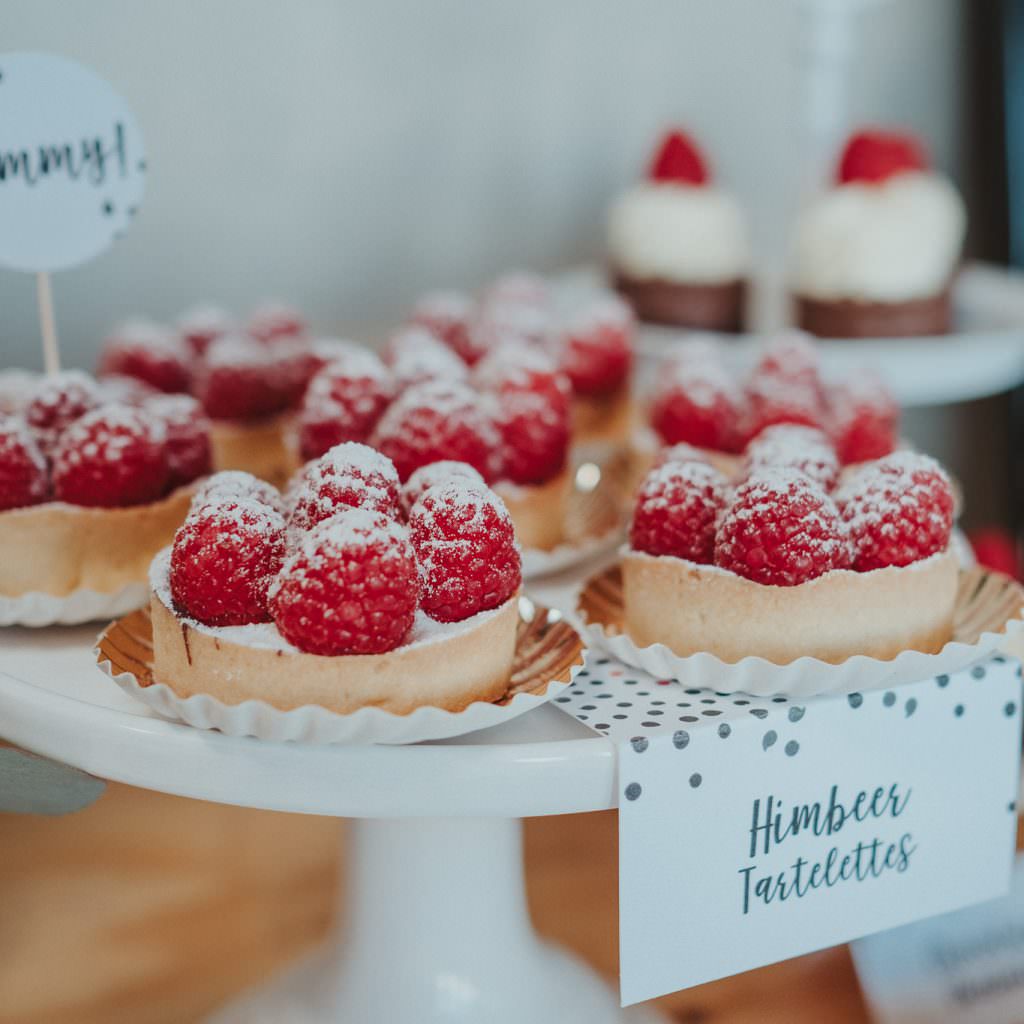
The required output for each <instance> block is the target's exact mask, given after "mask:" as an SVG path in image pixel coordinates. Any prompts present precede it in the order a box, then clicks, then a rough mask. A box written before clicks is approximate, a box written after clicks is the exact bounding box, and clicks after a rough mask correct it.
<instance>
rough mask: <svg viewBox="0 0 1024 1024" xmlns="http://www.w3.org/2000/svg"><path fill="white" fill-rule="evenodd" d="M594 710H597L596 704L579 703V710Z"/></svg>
mask: <svg viewBox="0 0 1024 1024" xmlns="http://www.w3.org/2000/svg"><path fill="white" fill-rule="evenodd" d="M596 710H597V705H596V704H582V705H580V711H596Z"/></svg>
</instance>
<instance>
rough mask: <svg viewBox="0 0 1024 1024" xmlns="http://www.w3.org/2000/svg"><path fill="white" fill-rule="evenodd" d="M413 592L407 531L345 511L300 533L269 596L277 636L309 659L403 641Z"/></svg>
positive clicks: (381, 518)
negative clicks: (303, 652)
mask: <svg viewBox="0 0 1024 1024" xmlns="http://www.w3.org/2000/svg"><path fill="white" fill-rule="evenodd" d="M418 593H419V580H418V578H417V570H416V557H415V555H414V553H413V549H412V545H411V544H410V543H409V536H408V532H407V531H406V529H405V527H403V526H401V525H400V524H399V523H396V522H393V521H392V520H390V519H388V518H387V516H383V515H379V514H377V513H374V512H370V511H368V510H366V509H347V510H346V511H344V512H339V513H338V514H337V515H335V516H333V517H332V518H331V519H328V520H327V521H326V522H323V523H321V524H320V525H319V526H317V527H316V529H314V530H311V531H310V532H309V533H307V534H305V535H304V536H303V537H302V539H301V541H300V544H299V547H298V549H297V550H296V551H295V552H294V553H293V554H292V555H291V556H290V557H289V558H288V561H287V562H286V563H285V564H284V567H283V568H282V569H281V572H280V573H279V574H278V577H277V579H276V580H275V581H274V584H273V586H272V587H271V591H270V607H271V611H272V613H273V616H274V621H275V622H276V623H277V628H278V629H279V630H280V631H281V635H282V636H283V637H284V638H285V639H286V640H287V641H288V642H289V643H291V644H294V645H295V646H296V647H298V648H299V649H300V650H303V651H308V652H309V653H311V654H322V655H329V656H330V655H338V654H382V653H384V652H385V651H391V650H394V649H395V648H396V647H398V646H399V645H400V644H401V643H402V642H403V641H404V640H405V639H406V637H407V636H408V634H409V630H410V629H411V628H412V623H413V619H414V617H415V615H416V601H417V596H418Z"/></svg>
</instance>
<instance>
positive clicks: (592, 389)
mask: <svg viewBox="0 0 1024 1024" xmlns="http://www.w3.org/2000/svg"><path fill="white" fill-rule="evenodd" d="M559 348H560V357H561V365H562V369H563V370H565V372H566V373H567V374H568V375H569V380H570V381H571V382H572V386H573V390H574V391H575V392H576V394H578V395H609V394H612V393H613V392H615V391H618V390H619V388H621V387H622V386H623V385H624V384H625V383H626V380H627V378H628V377H629V371H630V367H631V366H632V363H633V314H632V313H631V312H630V309H629V306H627V305H626V304H625V303H624V302H622V301H621V299H618V298H614V297H608V298H602V299H599V300H598V301H596V302H594V303H592V304H591V305H589V306H588V307H586V308H584V309H581V310H579V311H578V312H577V313H576V314H575V315H574V316H573V317H572V318H571V319H570V321H569V322H568V324H567V325H566V327H565V330H564V332H563V334H562V337H561V341H560V344H559Z"/></svg>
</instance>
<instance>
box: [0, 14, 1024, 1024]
mask: <svg viewBox="0 0 1024 1024" xmlns="http://www.w3.org/2000/svg"><path fill="white" fill-rule="evenodd" d="M822 11H826V12H830V15H829V16H830V17H832V18H839V19H840V20H842V19H848V20H847V21H846V22H845V23H846V24H847V25H848V27H849V28H850V30H851V31H850V32H849V33H848V34H845V35H844V34H842V33H840V34H838V35H837V34H835V33H830V31H827V30H826V29H827V25H826V22H827V21H828V18H825V19H824V20H823V15H822ZM831 24H832V25H833V28H834V27H835V22H834V21H833V22H831ZM823 26H824V27H823ZM1018 39H1019V40H1020V42H1019V43H1017V40H1018ZM0 40H2V48H3V50H5V51H15V50H32V49H40V50H47V51H52V52H55V53H59V54H63V55H65V56H69V57H72V58H75V59H78V60H80V61H82V62H83V63H85V64H86V65H88V66H90V67H92V68H93V69H95V70H96V71H97V72H99V73H100V74H101V75H103V76H104V77H105V78H107V79H108V80H109V81H110V82H111V83H112V84H113V86H114V87H115V88H116V89H117V90H118V91H119V92H120V93H121V94H122V95H123V96H124V97H125V98H126V99H127V100H128V102H129V103H130V104H131V106H132V107H133V108H134V110H135V113H136V115H137V118H138V121H139V123H140V125H141V127H142V130H143V132H144V134H145V138H146V143H147V149H148V165H149V173H148V174H147V195H146V197H145V200H144V202H143V204H142V208H141V213H140V216H139V217H138V218H137V220H136V222H135V223H134V225H133V227H132V230H131V231H130V232H129V233H128V235H127V236H126V237H125V238H124V239H123V240H122V241H120V242H118V243H116V244H115V246H114V247H113V248H112V249H111V250H110V251H108V252H107V253H105V254H104V255H102V256H101V257H99V258H98V259H96V260H95V261H94V262H92V263H90V264H88V265H86V266H84V267H81V268H79V269H76V270H71V271H66V272H62V273H59V274H57V275H55V277H54V282H53V284H54V297H55V302H56V310H57V319H58V326H59V330H60V335H61V342H62V349H63V353H64V357H65V361H66V362H67V363H68V364H70V365H77V366H83V367H91V366H92V365H93V364H94V361H95V358H96V354H97V352H98V350H99V345H100V342H101V339H102V338H103V336H104V333H105V332H106V331H107V329H108V328H109V327H110V326H111V325H112V324H113V323H114V322H116V321H117V320H119V319H122V318H123V317H125V316H128V315H132V314H137V313H138V314H145V315H147V316H151V317H154V318H156V319H161V320H171V319H173V318H174V317H176V316H177V315H178V314H179V313H180V312H181V311H182V310H183V309H185V308H186V307H188V306H192V305H194V304H196V303H199V302H202V301H214V302H217V303H219V304H223V305H224V306H226V307H228V308H229V309H232V310H235V311H240V312H242V311H245V310H247V309H249V308H251V307H252V306H253V305H255V304H256V303H257V302H258V301H260V300H261V299H264V298H267V297H276V298H280V299H283V300H286V301H288V302H290V303H294V304H295V305H296V306H298V307H299V308H300V309H302V310H304V311H305V312H306V313H307V314H308V316H309V318H310V320H311V322H312V323H313V324H314V325H315V327H316V328H317V329H318V330H319V331H321V332H323V333H350V334H352V335H354V336H355V337H370V338H372V337H378V336H379V335H380V333H381V331H382V330H383V329H386V328H387V327H388V326H389V325H391V324H394V323H396V322H397V321H398V320H399V318H400V317H401V316H402V315H403V314H404V312H405V311H406V309H407V308H408V306H409V304H410V302H411V301H412V300H413V298H414V297H415V296H416V295H417V293H419V292H421V291H422V290H424V289H425V288H428V287H432V286H437V285H451V286H456V287H459V288H466V289H471V288H474V287H476V286H477V285H479V284H481V283H483V282H484V281H485V280H487V279H489V278H491V277H493V276H494V275H495V274H497V273H498V272H501V271H503V270H506V269H509V268H511V267H527V268H530V269H536V270H540V271H545V272H554V271H558V270H561V269H564V268H567V267H572V266H576V265H579V264H585V263H598V262H600V260H601V257H602V247H603V237H604V221H605V212H606V209H607V206H608V203H609V201H610V200H611V198H612V197H613V196H614V195H615V194H616V193H617V192H618V191H620V190H621V189H622V188H624V187H625V186H626V185H627V184H628V183H630V182H632V181H633V180H634V179H635V178H636V177H637V176H638V174H640V173H641V171H642V169H643V167H644V166H645V164H646V161H647V159H648V154H649V151H650V148H651V147H652V145H653V144H654V142H655V139H656V137H657V136H658V134H659V132H660V131H661V130H662V129H663V128H664V127H665V126H666V125H669V124H672V123H679V124H682V125H684V126H686V127H687V128H688V129H689V130H691V131H692V133H693V135H694V136H695V137H696V138H697V139H699V140H700V142H701V143H702V145H703V146H704V148H705V149H706V151H707V153H708V154H709V155H710V158H711V162H712V165H713V169H714V172H715V174H716V176H717V177H718V178H719V179H720V180H722V181H723V182H724V183H726V184H727V185H728V186H729V187H730V188H731V189H732V190H734V191H735V193H736V194H737V195H738V196H739V197H740V198H741V200H742V202H743V203H744V205H745V207H746V209H747V212H748V214H749V216H750V218H751V226H752V233H753V241H754V246H755V258H756V262H757V265H758V269H759V270H760V273H761V275H762V276H763V278H764V279H766V280H768V281H772V280H776V281H777V280H779V278H780V274H781V270H782V267H783V265H784V262H785V254H786V247H787V244H788V231H789V228H790V226H791V223H792V217H793V214H794V212H795V210H796V208H797V206H798V204H799V202H800V200H801V197H802V196H804V195H806V194H807V193H808V191H809V190H810V189H812V188H813V187H814V186H815V184H816V183H818V182H819V181H820V180H821V178H822V176H823V175H824V174H825V173H826V172H827V169H828V168H827V163H828V160H829V159H830V158H831V155H832V154H833V153H834V151H835V147H836V146H837V145H838V143H839V141H840V139H839V137H831V136H830V135H829V130H828V129H827V127H823V124H824V122H823V121H822V119H821V116H820V115H821V104H822V102H825V103H826V105H830V108H831V109H841V110H843V111H845V116H846V118H847V124H844V125H842V126H840V130H839V133H838V135H839V136H841V135H842V134H844V133H845V129H846V128H847V127H851V126H854V125H858V124H861V123H864V122H877V123H881V124H884V125H889V126H905V127H908V128H910V129H911V130H913V131H915V132H916V133H918V134H919V135H921V136H922V137H923V138H924V139H925V140H926V142H927V145H928V147H929V149H930V152H931V154H932V158H933V161H934V162H935V164H936V165H937V166H938V167H940V168H941V169H943V170H944V171H946V172H947V173H948V174H949V175H950V176H951V177H952V178H953V179H954V181H955V182H956V183H957V184H958V186H959V187H960V188H961V189H962V190H963V192H964V194H965V196H966V199H967V204H968V208H969V210H970V234H969V239H968V252H969V255H970V256H971V257H974V258H980V259H985V260H990V261H994V262H997V263H999V262H1005V261H1007V260H1008V259H1009V258H1010V256H1011V252H1012V255H1013V257H1014V258H1015V259H1016V260H1019V261H1024V217H1019V216H1017V214H1018V213H1019V211H1018V209H1017V205H1016V204H1017V203H1024V137H1018V135H1017V134H1016V132H1017V131H1020V130H1021V128H1019V127H1018V128H1017V129H1016V130H1010V131H1008V130H1007V129H1006V128H1005V127H1004V125H1017V126H1022V125H1024V119H1021V118H1020V117H1019V116H1018V117H1016V118H1014V116H1013V115H1014V112H1015V111H1016V106H1015V104H1017V103H1020V102H1021V101H1022V100H1024V5H1022V4H1020V3H1017V2H1014V0H1006V2H1005V3H1000V2H999V0H820V2H813V0H772V2H770V3H769V2H764V0H644V2H643V3H642V4H636V3H633V4H626V3H613V2H609V0H605V2H597V3H596V2H594V0H554V2H552V0H519V2H518V3H514V4H510V3H507V2H500V0H431V2H430V3H422V2H416V0H380V2H375V3H369V2H362V3H360V2H358V0H302V2H300V3H291V4H284V3H268V2H266V0H249V2H242V0H217V2H210V0H178V2H176V3H174V4H140V3H137V2H131V0H92V2H90V3H89V4H73V5H72V4H68V3H66V2H58V0H0ZM1018 50H1019V52H1018ZM830 69H831V70H832V71H836V70H840V71H842V72H843V73H842V74H841V75H830V74H829V72H830ZM826 81H828V82H831V88H835V89H838V90H839V91H838V93H835V94H831V93H830V94H828V95H825V96H824V97H823V94H822V93H821V92H820V91H818V89H817V88H815V87H812V86H811V84H810V83H812V82H817V83H819V85H820V83H822V82H826ZM1017 113H1018V114H1019V111H1017ZM0 130H2V111H0ZM1018 164H1020V166H1018ZM1008 182H1009V183H1010V184H1008ZM1011 229H1012V230H1011ZM0 230H2V226H0ZM1011 239H1012V244H1011ZM0 309H2V310H3V317H2V320H0V365H2V366H19V365H20V366H26V367H29V368H33V369H36V368H40V367H41V356H40V347H39V340H38V333H39V332H38V321H37V315H36V297H35V286H34V282H33V280H32V277H31V276H29V275H22V274H16V273H10V272H0ZM765 316H766V318H770V316H771V309H770V305H769V306H767V307H766V312H765ZM964 358H965V359H970V358H972V356H971V353H970V351H969V349H966V350H965V353H964ZM921 359H922V363H923V362H924V361H926V360H927V359H928V355H927V352H926V351H924V350H922V356H921ZM1015 384H1016V382H1015V381H1010V382H1008V383H1007V391H1006V393H1003V394H997V395H993V396H990V397H987V398H985V399H982V400H975V401H971V402H964V403H959V404H944V405H937V406H927V407H918V408H914V409H912V410H909V411H908V413H907V415H906V418H905V423H906V431H907V433H908V435H909V436H910V437H911V438H912V439H913V440H914V441H916V442H917V443H918V444H920V445H921V446H923V447H924V448H926V449H927V450H929V451H932V452H934V453H935V454H937V455H938V456H939V457H941V458H943V459H944V460H945V461H946V462H947V463H948V464H949V465H950V466H951V467H952V468H953V469H954V471H955V472H957V474H958V475H959V476H960V478H961V480H962V481H963V483H964V489H965V492H966V494H967V496H968V501H967V506H966V513H965V520H964V521H965V523H966V525H967V526H968V527H969V528H970V527H976V526H978V525H987V524H997V525H1003V526H1006V525H1009V524H1013V523H1015V522H1019V520H1020V513H1019V507H1020V503H1019V502H1018V501H1017V500H1016V496H1015V485H1014V484H1013V483H1012V481H1013V480H1014V479H1020V478H1021V476H1022V474H1020V473H1017V474H1016V476H1015V474H1014V472H1013V467H1014V458H1015V451H1016V448H1017V444H1016V438H1017V436H1018V435H1019V431H1020V429H1021V427H1022V424H1024V417H1022V416H1021V415H1020V412H1019V409H1020V407H1021V403H1020V400H1019V395H1017V396H1015V394H1014V393H1013V386H1015ZM0 642H2V640H0ZM339 842H340V837H339V835H338V829H337V827H336V826H335V824H334V823H332V822H329V821H320V820H315V819H308V818H301V817H299V816H283V815H266V814H263V813H261V812H256V811H248V810H243V809H238V808H221V807H215V806H213V805H204V804H199V803H195V802H189V801H183V800H177V799H175V798H172V797H166V796H158V795H155V794H146V793H141V792H139V791H133V790H129V789H127V788H126V787H121V786H115V785H111V786H110V787H109V790H108V793H107V795H106V796H104V797H103V799H102V800H101V801H100V802H99V804H97V805H96V807H95V808H92V809H90V810H89V811H87V812H83V813H81V814H79V815H77V816H73V817H70V818H66V819H59V820H53V821H50V820H45V821H44V820H39V819H26V818H16V817H14V816H5V815H0V847H2V848H3V850H4V851H5V853H4V855H3V856H0V906H2V907H3V908H4V914H3V915H2V916H3V919H4V926H3V929H2V930H0V931H3V932H5V933H6V936H7V937H6V938H4V939H2V940H0V944H2V947H3V948H4V950H5V954H4V959H3V963H0V1024H54V1022H64V1021H68V1022H71V1021H74V1022H76V1024H83V1022H84V1024H92V1022H101V1021H102V1022H115V1024H116V1022H119V1021H124V1022H126V1024H127V1022H129V1021H130V1022H132V1024H140V1022H143V1024H144V1022H154V1024H163V1022H167V1024H174V1022H180V1021H190V1020H193V1019H197V1018H198V1016H199V1015H200V1014H201V1013H202V1012H204V1011H205V1010H207V1009H209V1008H210V1007H211V1006H213V1005H215V1004H216V1003H217V1002H219V1001H221V1000H222V999H224V998H225V997H226V996H227V995H228V994H230V993H231V992H233V991H235V990H236V989H237V988H239V987H240V986H242V985H244V984H246V983H249V982H252V981H253V980H255V979H257V978H259V977H260V976H262V975H263V974H264V973H265V972H266V971H267V970H269V969H270V968H271V967H273V966H276V965H278V964H280V963H281V962H283V961H284V960H287V959H288V958H290V957H292V956H294V955H295V954H296V953H297V952H299V951H301V950H303V949H305V948H307V947H308V946H309V945H310V943H312V942H313V941H314V940H316V939H317V938H319V937H320V936H321V935H322V934H323V932H324V929H325V928H326V925H327V919H328V916H329V911H330V908H331V907H332V905H333V900H334V887H335V881H336V870H337V863H338V861H337V854H338V847H339ZM527 852H528V869H529V877H530V887H531V900H532V904H533V910H534V912H535V916H536V917H537V919H538V923H539V926H540V928H541V930H542V931H544V932H545V934H549V935H551V936H553V937H556V938H558V939H559V940H560V941H565V942H567V943H569V944H570V945H572V946H573V947H574V948H576V949H578V950H579V951H580V952H581V953H582V954H583V955H585V956H586V957H587V958H588V959H589V960H591V961H592V962H593V963H595V964H597V965H598V966H599V967H601V968H602V969H604V970H606V971H612V970H614V964H615V949H614V939H613V936H614V914H615V902H614V901H615V867H614V864H615V861H614V854H615V851H614V819H613V818H612V817H610V816H608V815H600V816H594V817H592V818H586V819H578V820H576V821H571V822H568V824H567V823H566V822H565V820H564V819H563V820H555V819H549V820H546V821H537V822H531V823H529V827H528V831H527ZM580 865H584V867H585V870H583V869H581V867H580ZM8 929H10V930H8ZM55 966H59V970H56V971H55V970H54V968H55ZM803 1001H806V1006H804V1003H803ZM671 1002H672V1009H673V1010H675V1011H677V1014H678V1019H679V1020H687V1021H691V1022H692V1021H699V1020H723V1021H726V1020H728V1021H736V1022H738V1021H741V1020H743V1021H747V1020H749V1021H755V1020H764V1019H765V1016H764V1008H765V1006H767V1005H772V1004H774V1005H786V1006H787V1007H788V1009H789V1014H788V1018H787V1019H789V1020H791V1021H798V1020H807V1021H812V1020H813V1021H820V1020H824V1019H828V1020H835V1021H840V1020H844V1021H845V1020H850V1021H854V1020H858V1021H859V1020H863V1019H866V1018H865V1010H864V1008H863V1004H862V1002H861V998H860V996H859V994H858V990H857V986H856V981H855V979H854V976H853V972H852V968H851V966H850V964H849V960H848V957H847V956H846V954H845V952H843V951H830V952H827V953H822V954H819V955H817V956H816V957H811V958H804V959H803V960H800V961H794V962H791V963H790V964H784V965H780V966H779V967H774V968H768V969H765V970H764V971H760V972H756V973H753V974H750V975H746V976H743V977H741V978H738V979H732V980H728V981H725V982H720V983H716V984H715V985H712V986H705V987H704V988H702V989H697V990H694V991H692V992H689V993H683V994H681V995H680V996H679V997H677V998H675V999H674V1000H673V1001H671ZM823 1005H828V1006H829V1007H830V1012H831V1016H829V1017H827V1018H826V1017H824V1016H822V1011H821V1007H822V1006H823Z"/></svg>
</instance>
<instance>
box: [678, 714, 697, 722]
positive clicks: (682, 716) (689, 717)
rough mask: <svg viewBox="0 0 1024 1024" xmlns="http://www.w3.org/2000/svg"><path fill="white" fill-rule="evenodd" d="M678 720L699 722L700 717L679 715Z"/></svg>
mask: <svg viewBox="0 0 1024 1024" xmlns="http://www.w3.org/2000/svg"><path fill="white" fill-rule="evenodd" d="M679 721H680V722H699V721H700V719H699V718H698V717H697V716H696V715H680V716H679Z"/></svg>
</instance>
